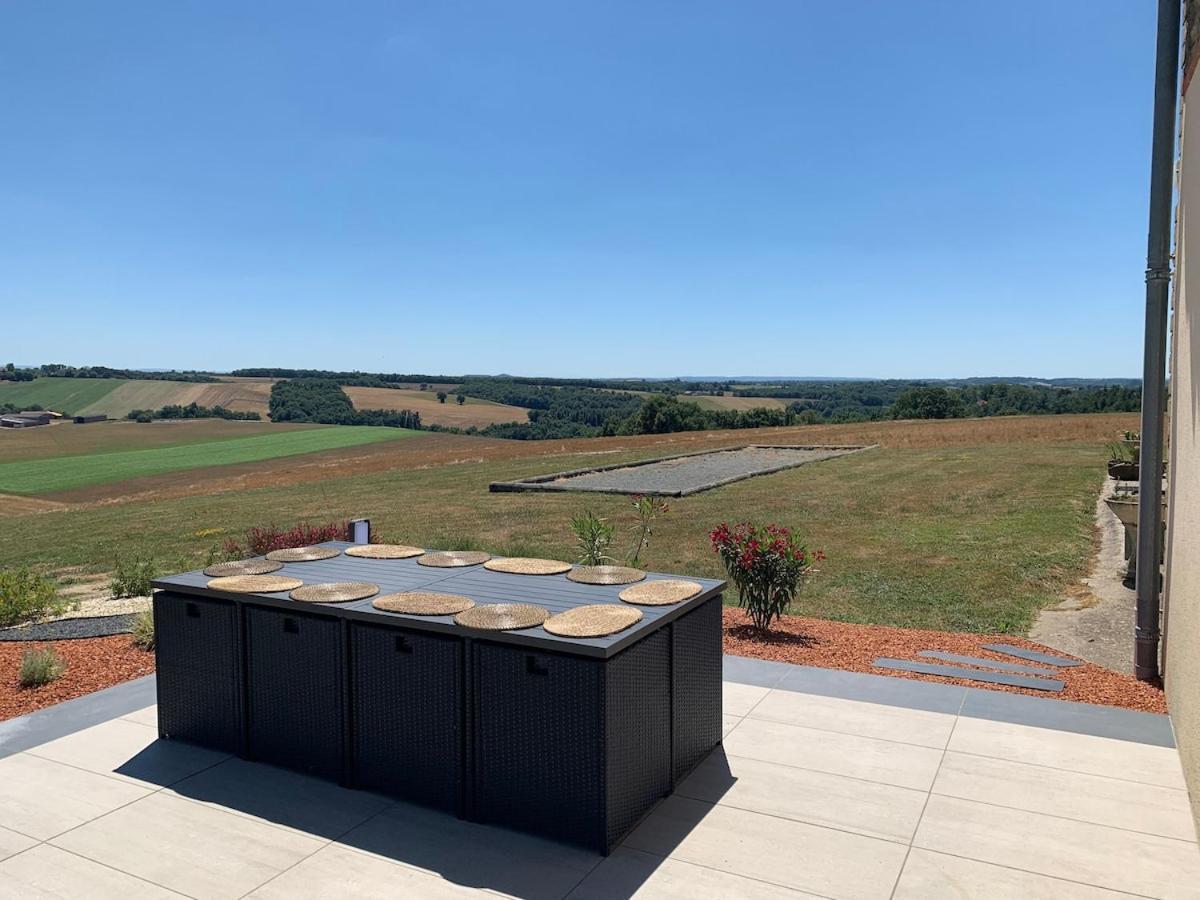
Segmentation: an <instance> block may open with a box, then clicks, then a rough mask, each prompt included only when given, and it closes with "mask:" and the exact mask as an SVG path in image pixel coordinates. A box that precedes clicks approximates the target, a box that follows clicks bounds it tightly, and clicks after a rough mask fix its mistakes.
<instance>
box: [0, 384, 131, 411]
mask: <svg viewBox="0 0 1200 900" xmlns="http://www.w3.org/2000/svg"><path fill="white" fill-rule="evenodd" d="M124 383H125V382H124V381H123V380H121V379H119V378H35V379H33V381H0V403H11V404H12V405H13V406H19V407H21V408H22V409H28V408H29V407H31V406H40V407H42V408H43V409H52V410H54V412H60V413H64V414H66V415H68V416H73V415H75V414H76V413H77V412H79V411H80V410H81V409H83V408H84V407H86V406H91V405H92V404H93V403H96V402H98V401H99V400H100V399H101V398H103V397H104V396H106V395H107V394H109V393H111V392H112V391H113V390H114V389H116V387H117V386H118V385H121V384H124Z"/></svg>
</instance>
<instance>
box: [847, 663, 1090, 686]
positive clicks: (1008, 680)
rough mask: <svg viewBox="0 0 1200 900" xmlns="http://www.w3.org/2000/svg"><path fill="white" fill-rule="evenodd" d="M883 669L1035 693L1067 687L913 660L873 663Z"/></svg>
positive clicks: (1037, 679) (1032, 679)
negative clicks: (1016, 688)
mask: <svg viewBox="0 0 1200 900" xmlns="http://www.w3.org/2000/svg"><path fill="white" fill-rule="evenodd" d="M871 665H873V666H877V667H879V668H881V669H899V670H900V671H902V672H918V673H920V674H922V675H940V676H941V677H943V678H965V679H967V680H969V681H983V682H987V683H988V684H1005V685H1008V686H1009V687H1022V688H1032V689H1033V690H1035V691H1052V692H1054V693H1057V692H1059V691H1061V690H1062V689H1063V688H1064V687H1065V686H1066V685H1065V684H1064V683H1063V682H1061V681H1058V680H1056V679H1053V678H1030V677H1028V676H1026V675H1009V674H1007V673H1005V672H981V671H979V670H977V669H963V668H959V667H958V666H940V665H937V664H935V663H921V662H913V661H912V660H911V659H889V658H888V657H886V656H881V657H880V658H879V659H877V660H875V662H873V663H871Z"/></svg>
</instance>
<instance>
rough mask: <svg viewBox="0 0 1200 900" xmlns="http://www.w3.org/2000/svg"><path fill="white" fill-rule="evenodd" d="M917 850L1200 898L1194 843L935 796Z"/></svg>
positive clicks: (1157, 893) (1134, 890)
mask: <svg viewBox="0 0 1200 900" xmlns="http://www.w3.org/2000/svg"><path fill="white" fill-rule="evenodd" d="M914 846H917V847H923V848H925V849H927V850H938V851H941V852H944V853H949V854H953V855H955V856H967V857H972V858H974V859H978V860H981V861H983V862H990V863H995V864H997V865H1002V866H1010V867H1012V868H1017V869H1023V870H1026V871H1031V872H1036V873H1038V874H1041V875H1049V876H1052V877H1056V878H1064V879H1067V880H1069V881H1078V882H1082V883H1084V884H1091V885H1095V886H1097V887H1105V888H1109V889H1111V890H1116V891H1125V892H1127V893H1133V894H1142V895H1145V896H1150V897H1196V896H1200V851H1198V850H1197V847H1196V844H1194V843H1191V842H1188V841H1177V840H1171V839H1170V838H1162V837H1157V836H1154V835H1147V834H1140V833H1138V832H1133V831H1123V830H1121V829H1118V828H1110V827H1108V826H1105V825H1093V824H1091V823H1086V822H1075V821H1072V820H1070V819H1060V818H1056V817H1053V816H1046V815H1042V814H1040V813H1031V812H1025V811H1023V810H1013V809H1005V808H1002V807H998V806H989V805H986V804H983V803H976V802H974V801H970V800H958V799H956V798H951V797H942V796H939V795H937V794H934V795H932V796H931V797H930V798H929V804H928V806H926V808H925V815H924V817H923V818H922V819H921V825H920V827H919V828H918V829H917V836H916V839H915V841H914Z"/></svg>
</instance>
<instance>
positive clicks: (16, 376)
mask: <svg viewBox="0 0 1200 900" xmlns="http://www.w3.org/2000/svg"><path fill="white" fill-rule="evenodd" d="M36 377H37V376H36V375H34V374H33V370H32V369H18V368H17V367H16V366H15V365H13V364H12V363H7V364H6V365H5V366H4V368H3V369H0V381H33V379H34V378H36Z"/></svg>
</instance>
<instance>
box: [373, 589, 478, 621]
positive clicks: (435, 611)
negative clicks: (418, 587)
mask: <svg viewBox="0 0 1200 900" xmlns="http://www.w3.org/2000/svg"><path fill="white" fill-rule="evenodd" d="M371 605H372V606H374V607H375V608H376V609H382V610H383V611H384V612H394V613H408V614H409V615H410V616H452V615H454V614H455V613H460V612H463V611H464V610H467V609H470V608H471V607H472V606H474V605H475V601H474V600H472V599H471V598H470V597H464V596H462V595H461V594H439V593H437V592H436V591H405V592H404V593H402V594H386V595H385V596H383V597H376V598H375V599H374V600H372V601H371Z"/></svg>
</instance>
